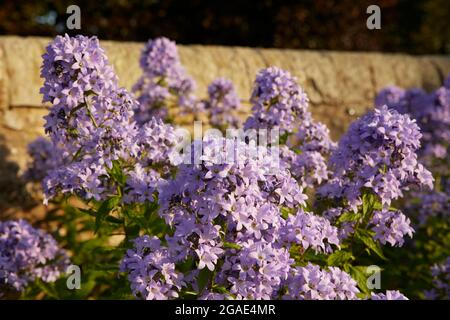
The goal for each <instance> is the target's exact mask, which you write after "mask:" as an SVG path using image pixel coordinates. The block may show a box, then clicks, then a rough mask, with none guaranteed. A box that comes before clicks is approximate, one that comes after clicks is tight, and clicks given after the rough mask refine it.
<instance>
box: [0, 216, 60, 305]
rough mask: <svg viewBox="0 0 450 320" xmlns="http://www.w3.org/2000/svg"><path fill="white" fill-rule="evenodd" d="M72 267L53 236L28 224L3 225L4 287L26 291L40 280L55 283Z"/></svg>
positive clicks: (0, 262)
mask: <svg viewBox="0 0 450 320" xmlns="http://www.w3.org/2000/svg"><path fill="white" fill-rule="evenodd" d="M68 264H69V259H68V258H67V255H66V253H65V251H64V250H62V249H60V248H59V247H58V244H57V243H56V241H55V239H53V237H52V236H50V235H49V234H47V233H45V232H44V231H42V230H39V229H35V228H33V227H32V226H31V225H30V224H29V223H27V222H26V221H24V220H18V221H14V220H9V221H4V222H0V284H2V285H5V286H7V287H10V288H12V289H14V290H17V291H22V290H24V289H25V287H26V286H27V284H28V283H29V282H32V281H34V280H36V279H40V280H42V281H44V282H54V281H56V280H57V279H58V278H59V277H60V275H61V274H63V273H64V272H65V271H66V268H67V266H68ZM1 294H2V292H0V297H1Z"/></svg>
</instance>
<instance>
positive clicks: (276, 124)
mask: <svg viewBox="0 0 450 320" xmlns="http://www.w3.org/2000/svg"><path fill="white" fill-rule="evenodd" d="M251 102H252V104H253V107H252V115H251V116H250V117H249V118H248V119H247V121H246V122H245V125H244V129H245V130H247V129H273V128H277V129H279V132H280V134H281V135H284V134H286V133H292V132H294V131H295V127H296V125H298V123H301V122H302V121H310V117H311V115H310V113H309V112H308V111H307V106H308V97H307V96H306V94H305V93H304V92H303V90H302V88H300V86H299V85H298V84H297V83H296V79H295V78H294V77H293V76H291V74H290V73H289V72H287V71H284V70H282V69H280V68H276V67H270V68H267V69H263V70H261V71H260V72H259V73H258V75H257V76H256V80H255V84H254V88H253V92H252V97H251Z"/></svg>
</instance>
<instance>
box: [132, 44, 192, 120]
mask: <svg viewBox="0 0 450 320" xmlns="http://www.w3.org/2000/svg"><path fill="white" fill-rule="evenodd" d="M140 65H141V68H142V71H143V74H142V76H141V77H140V78H139V80H138V82H137V83H136V84H135V85H134V87H133V91H134V92H136V93H137V94H138V101H139V104H137V105H136V107H135V108H134V111H135V114H136V115H135V118H136V121H137V122H138V123H139V124H144V123H146V122H148V121H150V120H151V119H152V118H153V117H156V118H160V119H166V118H167V117H168V115H169V114H168V108H169V107H170V106H171V105H173V104H177V105H178V106H180V107H181V109H182V110H183V111H194V112H195V111H196V110H195V109H196V106H197V102H196V100H195V97H194V95H193V91H194V90H195V83H194V81H193V80H192V78H190V77H189V76H188V75H187V74H186V71H185V70H184V68H183V67H182V65H181V62H180V58H179V56H178V50H177V47H176V45H175V42H173V41H170V40H169V39H167V38H164V37H161V38H156V39H154V40H149V41H148V42H147V44H146V45H145V48H144V49H143V50H142V54H141V59H140Z"/></svg>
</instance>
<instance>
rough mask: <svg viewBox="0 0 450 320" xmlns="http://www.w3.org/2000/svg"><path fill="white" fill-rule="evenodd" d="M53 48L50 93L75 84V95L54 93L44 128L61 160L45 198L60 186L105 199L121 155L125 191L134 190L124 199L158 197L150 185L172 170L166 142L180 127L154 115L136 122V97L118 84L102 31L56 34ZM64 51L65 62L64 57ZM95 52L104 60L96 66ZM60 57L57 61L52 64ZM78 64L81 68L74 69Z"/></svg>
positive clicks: (47, 60)
mask: <svg viewBox="0 0 450 320" xmlns="http://www.w3.org/2000/svg"><path fill="white" fill-rule="evenodd" d="M73 47H75V48H76V49H73ZM47 50H48V52H47V53H46V54H44V66H43V71H42V75H43V76H44V77H46V78H45V85H44V88H45V90H44V91H45V92H46V96H45V97H44V100H46V101H47V100H50V99H49V98H48V96H50V95H51V94H54V95H55V96H59V95H61V94H62V95H64V93H65V92H66V91H67V90H69V91H70V90H72V89H74V88H75V89H76V90H77V91H76V92H77V96H76V98H74V99H73V100H71V101H70V102H68V101H61V100H60V99H59V100H58V99H56V98H53V100H51V101H52V102H53V103H54V105H53V106H52V107H51V110H50V114H49V115H48V116H46V120H47V121H46V131H47V132H48V133H49V135H50V138H51V140H52V143H53V145H54V146H59V148H58V153H59V154H60V155H61V158H62V161H61V165H60V166H59V167H54V168H52V169H53V170H50V171H49V172H48V175H47V177H46V178H45V180H44V192H45V195H46V201H47V200H48V199H50V198H53V197H55V196H56V195H57V194H59V193H70V194H77V195H78V196H80V197H81V198H83V199H95V200H104V199H106V198H107V197H108V196H109V195H111V194H114V192H115V191H116V189H117V182H116V181H114V180H113V179H111V170H112V169H113V167H114V165H115V163H116V165H117V164H120V163H126V164H127V166H125V172H124V173H125V174H127V175H128V176H129V178H128V179H129V181H128V183H127V189H126V190H125V191H128V192H129V193H130V195H125V198H126V201H130V199H141V200H142V199H147V200H150V199H153V197H152V195H151V193H152V191H155V190H156V189H155V188H156V185H157V181H156V180H158V179H159V175H160V173H163V174H165V173H168V172H169V171H170V167H169V159H168V153H169V151H168V150H169V149H170V148H171V147H173V146H174V145H175V143H176V141H177V140H175V135H174V129H173V128H172V127H170V126H168V125H166V124H164V123H162V122H161V121H158V120H156V119H151V120H150V121H149V123H148V124H146V125H145V126H142V127H138V126H137V125H136V124H135V122H134V120H133V119H134V113H133V110H134V109H136V108H137V105H138V102H137V101H135V100H134V98H133V97H132V96H131V95H130V94H129V93H128V92H127V91H126V90H125V89H123V88H119V87H118V84H117V79H116V77H115V75H114V73H113V71H112V68H111V67H110V66H109V65H108V61H107V59H106V56H105V55H104V53H103V50H102V49H101V48H100V47H99V44H98V40H97V39H96V38H87V37H83V36H77V37H75V38H69V37H57V38H56V40H55V41H54V42H53V43H52V44H50V45H49V47H48V49H47ZM71 50H72V51H71ZM61 52H64V55H63V61H64V63H62V62H60V60H61V58H60V56H61V55H62V54H61ZM91 60H92V61H96V63H97V64H98V65H99V67H97V68H94V67H93V66H91V63H92V62H91ZM56 64H57V65H58V67H57V68H56V67H52V66H54V65H56ZM94 65H96V64H94ZM72 68H75V70H78V69H77V68H80V71H79V72H73V71H72ZM60 74H62V75H66V74H68V75H70V76H67V77H68V78H70V79H69V80H66V79H65V78H64V77H63V78H64V79H62V78H61V77H62V76H60ZM85 82H87V83H88V84H89V86H88V85H86V83H85ZM47 87H52V88H54V89H53V90H48V89H46V88H47ZM57 90H59V92H56V91H57ZM47 92H50V93H47ZM62 163H64V165H62ZM152 166H153V167H155V166H160V167H159V169H158V168H157V169H158V170H159V171H161V172H156V171H154V170H153V168H149V167H152ZM161 166H162V167H161ZM143 179H149V181H143ZM140 192H142V193H143V194H139V193H140Z"/></svg>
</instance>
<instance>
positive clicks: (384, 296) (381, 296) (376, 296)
mask: <svg viewBox="0 0 450 320" xmlns="http://www.w3.org/2000/svg"><path fill="white" fill-rule="evenodd" d="M370 299H371V300H408V298H407V297H405V296H404V295H403V294H402V293H400V291H398V290H387V291H386V293H372V295H371V297H370Z"/></svg>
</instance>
